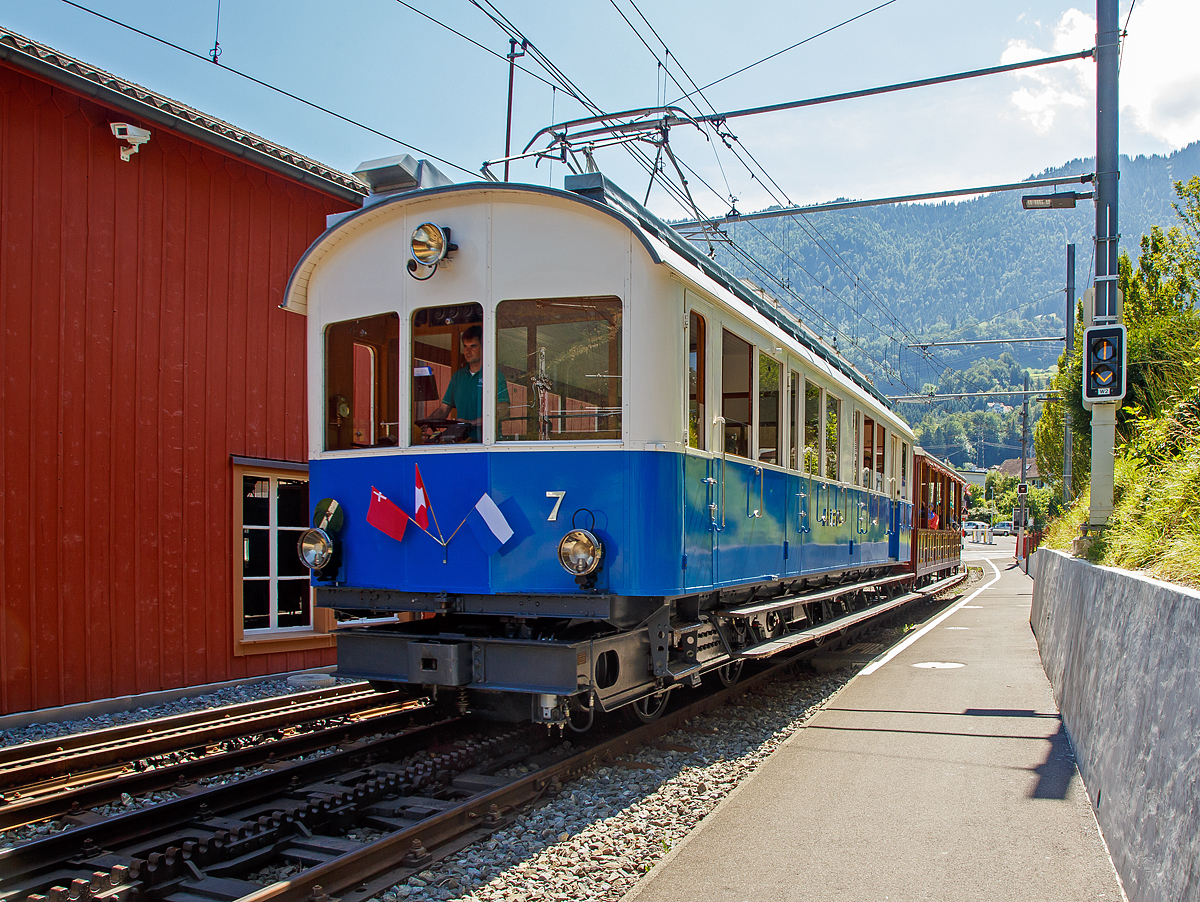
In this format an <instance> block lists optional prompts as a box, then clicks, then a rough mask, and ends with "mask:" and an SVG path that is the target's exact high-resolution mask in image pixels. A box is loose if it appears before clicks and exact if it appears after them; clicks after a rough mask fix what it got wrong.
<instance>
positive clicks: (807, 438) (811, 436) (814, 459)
mask: <svg viewBox="0 0 1200 902" xmlns="http://www.w3.org/2000/svg"><path fill="white" fill-rule="evenodd" d="M804 472H806V473H811V474H812V475H814V476H820V475H821V389H820V387H819V386H816V385H813V384H812V383H811V382H809V383H807V384H805V386H804Z"/></svg>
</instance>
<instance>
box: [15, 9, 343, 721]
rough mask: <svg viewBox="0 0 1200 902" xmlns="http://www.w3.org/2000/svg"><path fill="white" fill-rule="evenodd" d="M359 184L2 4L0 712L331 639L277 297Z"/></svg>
mask: <svg viewBox="0 0 1200 902" xmlns="http://www.w3.org/2000/svg"><path fill="white" fill-rule="evenodd" d="M116 123H124V124H127V125H132V126H134V127H135V128H134V129H132V130H130V129H121V128H114V124H116ZM139 129H140V130H144V131H145V132H148V133H149V140H148V141H147V142H145V143H142V144H140V145H139V144H136V143H133V142H131V141H130V140H128V139H129V138H130V137H132V138H133V139H134V141H136V140H138V139H139V138H140V137H144V135H142V134H141V132H140V131H138V130H139ZM131 147H132V148H135V149H134V150H133V151H131V150H130V148H131ZM364 193H365V190H364V189H363V187H362V186H361V185H360V184H359V183H358V182H357V180H355V179H354V178H352V177H351V176H348V175H344V174H343V173H340V172H336V171H334V170H331V169H328V168H326V167H323V166H321V165H320V164H318V163H315V162H314V161H312V160H308V159H306V158H304V157H301V156H299V155H297V154H294V153H292V152H290V151H288V150H286V149H285V148H282V147H279V146H277V145H274V144H272V143H270V142H269V141H265V140H263V139H261V138H258V137H256V136H254V135H250V134H247V133H245V132H242V131H240V130H238V129H236V128H234V127H233V126H231V125H229V124H228V123H225V122H221V121H219V120H216V119H213V118H212V117H209V116H205V115H203V114H201V113H199V112H197V111H196V110H193V109H190V108H188V107H185V106H183V105H181V104H178V103H176V102H174V101H172V100H169V99H168V98H165V97H162V96H160V95H157V94H155V93H154V92H152V91H148V90H146V89H144V88H141V87H138V86H137V85H133V84H130V83H128V82H125V81H122V80H121V79H118V78H115V77H113V76H112V75H109V74H108V73H105V72H101V71H98V70H96V69H95V68H93V67H91V66H88V65H86V64H85V63H82V62H80V61H78V60H74V59H71V58H69V57H65V56H63V55H61V54H58V53H55V52H54V51H53V50H51V49H49V48H47V47H45V46H43V45H40V44H36V43H34V42H31V41H28V40H26V39H25V38H22V37H20V36H19V35H15V34H12V33H11V32H8V31H5V30H3V29H0V318H2V320H3V322H2V324H0V341H2V342H3V351H2V354H0V412H2V414H3V434H2V436H0V474H2V477H3V483H2V484H3V506H2V508H0V511H2V515H0V714H4V713H9V712H17V711H26V710H30V709H36V708H45V707H50V706H56V705H62V704H69V703H73V702H80V701H89V700H94V699H101V698H109V697H114V696H122V695H129V694H136V693H141V692H149V691H155V690H160V689H169V688H176V687H183V686H191V685H197V684H203V683H210V682H219V681H225V680H234V679H239V678H243V677H250V676H257V675H262V674H267V673H274V672H282V671H288V670H296V669H301V668H307V667H315V666H321V665H326V664H332V663H333V662H334V650H333V648H332V643H333V639H332V636H330V635H329V634H328V630H329V627H330V625H331V624H330V623H329V622H328V621H327V619H324V618H323V616H322V615H323V614H326V613H327V612H320V611H314V610H313V609H312V607H311V605H310V603H309V593H308V590H307V579H306V574H305V573H304V572H300V571H299V568H298V566H297V562H296V561H295V538H296V530H297V529H302V528H303V527H304V526H305V525H306V522H305V521H306V520H307V465H306V463H305V462H306V460H307V457H308V453H307V451H308V449H307V447H306V436H307V429H306V423H305V410H306V408H305V397H304V396H305V383H306V378H305V343H304V321H303V319H302V318H300V317H296V316H290V315H289V314H287V313H285V312H284V311H282V310H280V309H278V305H279V303H280V302H281V301H282V299H283V291H284V288H285V286H286V284H287V279H288V275H289V273H290V272H291V268H292V265H293V264H294V263H295V261H296V260H297V259H299V257H300V256H301V254H302V253H303V252H304V250H305V249H306V248H307V247H308V246H309V244H310V243H311V242H312V241H313V239H315V238H316V237H317V236H318V235H319V234H320V233H321V232H322V231H323V230H324V228H325V217H326V216H327V215H328V214H332V213H337V212H341V211H345V210H348V209H352V208H355V207H358V206H360V204H361V199H362V196H363V194H364Z"/></svg>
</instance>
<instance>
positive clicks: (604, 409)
mask: <svg viewBox="0 0 1200 902" xmlns="http://www.w3.org/2000/svg"><path fill="white" fill-rule="evenodd" d="M621 316H622V312H621V300H620V298H616V297H581V298H541V299H536V300H513V301H501V302H500V304H499V305H497V307H496V359H497V362H498V364H499V370H500V372H499V378H500V379H503V380H504V381H505V382H506V383H507V397H506V398H505V399H504V402H503V405H501V404H500V403H498V404H497V407H498V408H499V409H498V410H497V411H496V431H497V436H496V437H497V440H499V441H524V442H535V441H542V442H545V441H568V442H574V441H590V440H599V439H619V438H620V437H621V392H622V383H621Z"/></svg>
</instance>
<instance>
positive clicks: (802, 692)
mask: <svg viewBox="0 0 1200 902" xmlns="http://www.w3.org/2000/svg"><path fill="white" fill-rule="evenodd" d="M853 675H854V671H851V670H848V669H847V670H841V671H837V672H835V673H832V674H825V675H821V676H808V677H801V678H799V679H794V680H789V679H779V680H776V681H774V682H772V683H770V684H769V685H768V686H766V687H765V688H763V689H761V690H758V691H756V692H754V693H753V694H750V695H747V696H744V697H743V698H741V699H739V700H737V701H735V702H732V703H731V704H729V705H726V706H725V707H723V708H721V709H719V710H717V711H714V712H712V713H710V714H707V715H703V716H700V717H696V718H694V719H693V720H692V721H691V722H689V724H688V726H687V727H686V728H685V729H680V730H676V731H674V732H672V733H670V734H668V735H666V736H664V737H663V738H662V740H661V741H659V742H658V743H656V744H657V745H660V746H672V745H674V746H679V747H681V748H687V749H690V751H676V750H665V751H664V750H658V749H655V748H651V747H646V748H643V749H641V750H640V751H639V752H638V754H637V755H636V756H635V757H633V758H628V759H625V760H626V761H629V762H637V764H638V765H639V766H635V767H623V766H621V763H620V762H616V763H614V764H612V765H609V766H603V767H598V768H596V769H594V770H592V771H591V772H589V773H588V774H586V775H585V776H583V777H581V778H580V779H577V780H575V781H573V782H571V783H568V784H566V785H565V786H564V787H563V789H562V792H561V793H560V794H559V796H558V798H556V799H553V800H551V801H550V802H548V803H547V804H546V805H543V806H542V807H539V808H537V809H535V810H532V811H529V812H526V813H524V814H522V815H520V816H519V817H518V818H517V820H516V821H514V822H513V823H512V824H510V825H509V826H507V827H505V828H504V829H502V830H500V831H498V832H496V833H495V834H493V835H492V836H491V838H490V839H488V840H487V841H485V842H482V843H477V844H476V845H474V846H471V847H469V848H467V849H465V850H463V851H462V852H460V853H458V854H456V855H454V856H452V857H450V858H447V859H445V860H444V861H442V862H440V863H438V864H436V865H434V866H431V867H430V868H428V869H426V870H424V871H421V872H419V873H417V874H415V875H414V876H412V877H410V878H409V879H408V880H406V881H404V882H403V883H400V884H397V885H396V886H393V887H391V888H390V889H388V890H387V891H386V892H384V893H381V894H379V895H378V896H376V897H374V899H373V900H371V902H399V900H401V899H404V900H412V902H426V900H439V902H440V900H464V902H501V900H512V899H520V900H523V902H575V900H580V902H583V900H609V902H615V900H618V899H620V898H621V897H622V896H624V895H625V893H627V892H628V891H629V890H630V889H632V888H633V886H634V884H635V883H637V881H638V880H639V879H640V878H641V877H642V876H643V875H645V874H646V873H647V872H648V871H649V870H650V869H651V868H652V867H653V866H654V865H655V864H656V863H657V862H658V861H659V860H660V859H662V858H663V857H664V856H665V855H666V854H667V853H668V852H669V851H670V850H671V848H672V847H674V846H675V845H677V844H678V843H679V842H680V841H681V840H682V839H683V838H684V837H685V836H686V835H687V834H688V833H689V832H690V831H691V830H692V829H693V828H694V827H695V826H696V824H698V823H699V822H700V820H701V819H703V818H704V816H705V815H707V814H708V813H709V812H711V811H712V810H713V809H714V808H716V807H717V805H718V804H719V803H720V802H721V800H723V799H724V798H725V797H726V796H728V795H729V793H730V792H732V791H733V790H734V789H735V788H736V787H737V786H738V784H739V783H741V782H742V780H744V779H745V778H746V777H747V776H749V775H750V774H751V773H752V772H753V771H754V770H755V769H756V768H757V767H758V765H759V764H760V763H762V761H763V760H764V759H766V757H767V756H768V755H770V754H771V752H773V751H774V750H775V749H776V748H778V746H779V745H780V743H782V742H783V741H784V740H785V739H787V737H788V736H790V735H792V734H793V733H794V732H796V730H798V729H799V728H800V727H801V726H803V724H804V723H805V722H806V721H807V720H809V719H810V718H811V717H812V716H813V714H815V713H816V711H817V709H818V708H819V707H820V706H821V705H822V704H824V703H825V702H826V701H827V700H828V699H829V698H831V697H832V696H833V695H835V694H836V693H837V692H838V691H839V690H840V689H841V688H842V687H843V686H844V685H845V684H846V683H847V682H848V681H849V680H850V678H851V677H852V676H853ZM644 764H649V765H653V767H652V768H643V767H641V766H640V765H644Z"/></svg>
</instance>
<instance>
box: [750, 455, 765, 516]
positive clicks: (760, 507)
mask: <svg viewBox="0 0 1200 902" xmlns="http://www.w3.org/2000/svg"><path fill="white" fill-rule="evenodd" d="M754 474H755V475H756V476H757V477H758V510H753V511H752V510H750V493H749V492H747V493H746V518H747V519H748V520H755V519H757V518H759V517H761V516H762V512H763V480H764V479H766V477H765V476H764V475H763V468H762V467H755V468H754Z"/></svg>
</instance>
